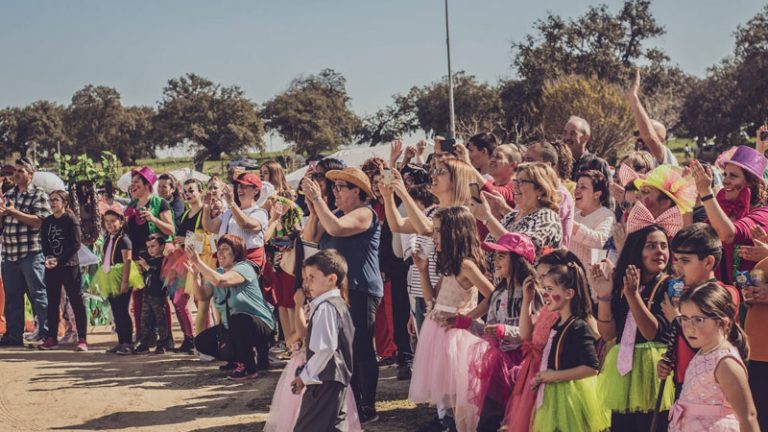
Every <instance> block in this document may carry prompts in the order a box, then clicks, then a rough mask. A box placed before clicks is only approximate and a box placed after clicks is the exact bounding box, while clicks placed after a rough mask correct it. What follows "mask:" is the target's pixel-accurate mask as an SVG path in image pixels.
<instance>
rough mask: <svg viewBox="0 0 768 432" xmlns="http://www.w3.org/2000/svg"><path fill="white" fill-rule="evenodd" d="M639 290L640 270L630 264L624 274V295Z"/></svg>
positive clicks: (632, 293) (627, 295) (631, 294)
mask: <svg viewBox="0 0 768 432" xmlns="http://www.w3.org/2000/svg"><path fill="white" fill-rule="evenodd" d="M638 291H640V270H639V269H638V268H637V267H635V266H633V265H630V266H628V267H627V273H626V274H625V275H624V296H626V297H629V296H633V295H635V294H637V292H638Z"/></svg>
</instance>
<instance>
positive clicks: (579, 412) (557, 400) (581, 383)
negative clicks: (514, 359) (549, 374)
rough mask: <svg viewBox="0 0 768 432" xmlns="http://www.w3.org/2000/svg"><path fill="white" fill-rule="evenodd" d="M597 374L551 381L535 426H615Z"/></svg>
mask: <svg viewBox="0 0 768 432" xmlns="http://www.w3.org/2000/svg"><path fill="white" fill-rule="evenodd" d="M597 386H598V384H597V377H596V376H593V377H588V378H584V379H580V380H573V381H563V382H558V383H552V384H547V385H546V387H544V400H543V402H542V404H541V407H539V409H537V410H536V412H535V413H534V417H533V425H532V428H531V430H534V431H551V432H568V431H580V432H600V431H605V430H608V429H609V428H610V427H611V413H610V411H608V410H606V409H605V407H604V406H603V401H602V400H601V398H600V397H599V395H598V393H597Z"/></svg>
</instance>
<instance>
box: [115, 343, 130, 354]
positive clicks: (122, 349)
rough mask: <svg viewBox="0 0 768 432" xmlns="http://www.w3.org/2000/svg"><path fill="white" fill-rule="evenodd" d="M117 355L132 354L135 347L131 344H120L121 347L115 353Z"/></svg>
mask: <svg viewBox="0 0 768 432" xmlns="http://www.w3.org/2000/svg"><path fill="white" fill-rule="evenodd" d="M115 354H117V355H131V354H133V347H132V346H131V344H122V345H120V348H118V349H117V352H116V353H115Z"/></svg>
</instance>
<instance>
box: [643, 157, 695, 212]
mask: <svg viewBox="0 0 768 432" xmlns="http://www.w3.org/2000/svg"><path fill="white" fill-rule="evenodd" d="M634 184H635V187H637V189H640V188H642V187H643V186H650V187H653V188H656V189H658V190H659V191H661V193H663V194H664V195H666V196H667V197H669V199H671V200H672V201H673V202H674V203H675V204H677V207H678V208H680V213H689V212H691V211H693V206H694V204H696V195H697V193H696V184H695V183H694V182H693V177H691V176H686V177H684V176H683V169H682V168H680V167H676V166H672V165H660V166H657V167H656V168H654V169H653V170H651V171H650V172H649V173H648V176H647V177H646V178H644V179H637V180H635V183H634Z"/></svg>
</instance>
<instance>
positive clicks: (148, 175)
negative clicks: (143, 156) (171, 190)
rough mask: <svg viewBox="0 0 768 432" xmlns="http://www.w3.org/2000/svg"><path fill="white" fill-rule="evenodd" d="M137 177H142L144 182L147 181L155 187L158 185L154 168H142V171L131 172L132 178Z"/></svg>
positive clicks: (134, 170)
mask: <svg viewBox="0 0 768 432" xmlns="http://www.w3.org/2000/svg"><path fill="white" fill-rule="evenodd" d="M135 175H140V176H141V177H142V178H143V179H144V180H146V181H147V182H148V183H149V184H150V185H152V186H154V185H155V183H157V174H155V172H154V171H153V170H152V168H150V167H148V166H145V167H142V168H140V169H133V170H131V177H133V176H135Z"/></svg>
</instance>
